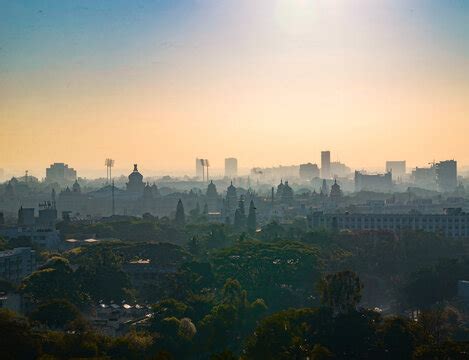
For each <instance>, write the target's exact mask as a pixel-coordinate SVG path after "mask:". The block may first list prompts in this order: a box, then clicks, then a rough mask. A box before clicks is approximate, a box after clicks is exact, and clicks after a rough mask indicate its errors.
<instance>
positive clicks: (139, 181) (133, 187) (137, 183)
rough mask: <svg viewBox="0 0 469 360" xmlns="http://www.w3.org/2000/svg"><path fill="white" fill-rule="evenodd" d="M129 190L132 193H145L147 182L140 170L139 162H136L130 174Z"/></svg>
mask: <svg viewBox="0 0 469 360" xmlns="http://www.w3.org/2000/svg"><path fill="white" fill-rule="evenodd" d="M126 186H127V192H128V193H130V194H132V195H140V196H142V195H143V190H144V189H145V183H144V182H143V175H142V174H140V173H139V172H138V168H137V164H134V171H132V173H131V174H130V175H129V182H128V183H127V184H126Z"/></svg>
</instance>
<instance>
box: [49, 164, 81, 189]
mask: <svg viewBox="0 0 469 360" xmlns="http://www.w3.org/2000/svg"><path fill="white" fill-rule="evenodd" d="M76 179H77V172H76V171H75V169H73V168H71V167H68V165H67V164H64V163H54V164H51V166H50V167H48V168H47V169H46V182H48V183H58V184H67V183H71V182H74V181H75V180H76Z"/></svg>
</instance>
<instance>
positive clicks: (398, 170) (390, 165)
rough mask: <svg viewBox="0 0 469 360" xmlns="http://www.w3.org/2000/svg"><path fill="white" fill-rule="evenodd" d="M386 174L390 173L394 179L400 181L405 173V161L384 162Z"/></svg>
mask: <svg viewBox="0 0 469 360" xmlns="http://www.w3.org/2000/svg"><path fill="white" fill-rule="evenodd" d="M386 172H387V173H388V172H391V173H392V177H393V178H394V179H401V180H402V178H403V177H404V176H405V174H406V172H407V168H406V162H405V160H399V161H386Z"/></svg>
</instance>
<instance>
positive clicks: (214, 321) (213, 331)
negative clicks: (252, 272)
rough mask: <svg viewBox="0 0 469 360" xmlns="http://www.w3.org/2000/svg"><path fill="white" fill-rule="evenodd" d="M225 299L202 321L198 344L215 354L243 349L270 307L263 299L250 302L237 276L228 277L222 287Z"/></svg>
mask: <svg viewBox="0 0 469 360" xmlns="http://www.w3.org/2000/svg"><path fill="white" fill-rule="evenodd" d="M221 295H222V300H221V302H220V303H219V304H217V305H216V306H214V307H213V308H212V310H211V311H210V313H209V314H208V315H207V316H205V317H204V318H203V319H202V321H200V323H199V329H200V333H199V334H200V336H198V339H199V344H198V345H199V346H200V347H201V349H210V351H211V352H212V353H214V352H222V351H224V350H231V351H233V352H235V353H237V352H238V351H240V350H241V343H242V340H243V339H244V338H245V337H246V336H248V335H249V334H251V333H252V331H253V330H254V328H255V326H256V324H257V321H258V320H259V318H260V317H261V316H262V315H263V314H264V313H265V311H266V310H267V306H266V305H265V303H264V301H263V300H260V299H258V300H256V301H254V302H252V303H251V302H249V301H248V299H247V293H246V291H245V290H243V289H242V288H241V285H240V284H239V282H238V281H237V280H235V279H228V280H227V281H226V283H225V285H224V287H223V289H222V294H221Z"/></svg>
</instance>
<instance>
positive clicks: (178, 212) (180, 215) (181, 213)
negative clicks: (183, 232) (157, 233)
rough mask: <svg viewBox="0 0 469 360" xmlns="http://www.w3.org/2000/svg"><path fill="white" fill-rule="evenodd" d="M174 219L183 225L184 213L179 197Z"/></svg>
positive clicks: (184, 220) (177, 223)
mask: <svg viewBox="0 0 469 360" xmlns="http://www.w3.org/2000/svg"><path fill="white" fill-rule="evenodd" d="M174 221H175V223H176V225H178V226H184V225H185V223H186V214H185V213H184V205H183V204H182V200H181V199H179V201H178V204H177V206H176V217H175V219H174Z"/></svg>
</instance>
